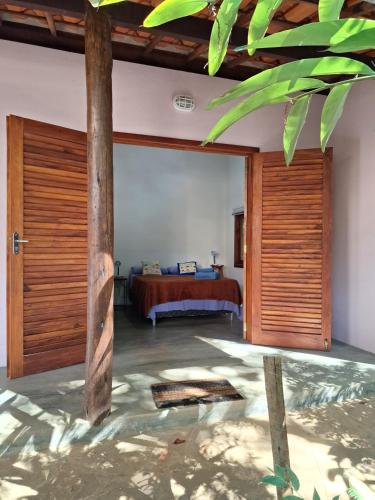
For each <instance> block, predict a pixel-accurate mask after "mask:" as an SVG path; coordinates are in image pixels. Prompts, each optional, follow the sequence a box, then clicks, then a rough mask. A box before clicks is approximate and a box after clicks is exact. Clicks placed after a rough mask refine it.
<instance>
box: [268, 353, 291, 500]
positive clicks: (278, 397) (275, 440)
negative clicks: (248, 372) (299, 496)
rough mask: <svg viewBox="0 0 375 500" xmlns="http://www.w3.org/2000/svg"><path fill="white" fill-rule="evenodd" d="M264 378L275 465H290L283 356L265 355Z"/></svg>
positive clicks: (279, 496) (279, 493) (280, 493)
mask: <svg viewBox="0 0 375 500" xmlns="http://www.w3.org/2000/svg"><path fill="white" fill-rule="evenodd" d="M263 366H264V379H265V383H266V394H267V404H268V415H269V422H270V433H271V443H272V455H273V465H274V467H275V466H276V465H280V466H281V467H285V466H287V465H288V466H289V467H290V460H289V447H288V433H287V428H286V415H285V404H284V391H283V375H282V366H281V358H277V357H275V356H263ZM283 493H284V492H283V491H282V490H281V489H279V488H278V490H277V498H278V499H281V498H282V495H283Z"/></svg>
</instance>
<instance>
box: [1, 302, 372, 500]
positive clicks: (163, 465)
mask: <svg viewBox="0 0 375 500" xmlns="http://www.w3.org/2000/svg"><path fill="white" fill-rule="evenodd" d="M270 353H272V354H273V353H277V354H279V355H281V356H282V357H283V367H284V368H283V370H284V391H285V399H286V404H287V407H288V409H289V415H288V431H289V443H290V449H291V454H292V462H293V466H294V467H295V468H296V469H297V472H298V474H299V475H300V477H301V479H302V480H303V484H304V488H306V490H305V491H306V495H307V497H306V498H310V496H309V492H310V491H311V490H312V488H313V486H318V487H319V489H320V491H321V494H322V499H325V498H326V499H330V498H332V497H333V495H334V494H338V493H342V492H344V491H345V483H344V481H343V475H344V474H345V473H346V472H350V473H351V474H352V473H353V471H354V472H355V473H359V474H360V477H361V479H365V480H366V481H368V482H369V483H370V484H375V456H374V449H375V436H374V433H373V432H372V427H373V425H372V422H373V421H374V417H375V398H374V397H371V394H373V393H375V382H374V381H375V378H374V374H375V356H374V355H372V354H369V353H366V352H363V351H360V350H358V349H353V348H351V347H349V346H346V345H344V344H339V343H334V345H333V349H332V351H331V353H311V352H306V353H305V352H301V351H298V352H297V351H293V350H279V349H268V348H263V347H257V346H251V345H249V344H248V343H246V342H244V341H243V340H242V325H241V323H240V322H238V321H237V320H234V321H233V323H231V322H230V320H229V318H228V317H222V316H212V317H201V318H193V319H191V318H179V319H168V320H162V321H160V322H159V323H158V325H157V328H156V329H155V330H153V329H152V328H151V325H150V322H149V321H145V320H140V319H139V318H138V317H137V316H136V315H135V314H133V313H132V312H131V311H128V312H127V313H126V314H125V313H124V312H123V311H119V312H118V313H117V314H116V336H115V356H114V379H113V412H112V415H111V416H110V417H109V418H108V419H107V420H106V421H105V424H104V425H103V426H101V427H99V428H95V429H90V428H89V426H88V425H87V423H86V422H85V421H84V420H83V419H82V418H81V417H82V414H81V413H82V412H81V403H82V393H83V373H84V371H83V368H84V367H83V365H78V366H74V367H69V368H65V369H61V370H55V371H52V372H48V373H43V374H38V375H33V376H29V377H25V378H22V379H17V380H13V381H9V380H7V379H6V377H5V370H3V371H2V372H1V376H0V389H1V391H0V409H1V412H0V498H6V499H7V500H13V499H21V498H33V497H37V498H38V499H39V498H41V499H44V498H45V499H48V500H49V499H52V498H56V499H58V500H59V499H64V500H65V499H66V498H69V499H71V500H74V499H77V500H82V499H93V500H94V499H95V500H96V499H101V498H106V500H112V499H116V500H119V499H120V500H133V499H134V500H138V499H145V498H155V499H157V500H169V499H171V500H172V499H178V498H181V499H185V498H186V499H193V500H198V499H202V500H203V499H204V500H211V499H212V500H216V499H218V500H219V499H220V500H221V499H228V500H240V499H249V500H256V499H259V500H260V499H262V500H265V499H272V498H274V491H273V490H272V488H271V489H266V488H264V487H260V486H259V485H258V484H257V480H258V479H259V477H261V476H262V474H263V473H265V472H266V471H267V467H269V466H272V455H271V449H270V441H269V434H268V422H267V416H266V403H265V395H264V380H263V371H262V355H263V354H270ZM218 375H219V376H224V377H226V378H227V379H229V380H230V381H231V382H232V384H233V385H234V386H235V387H236V388H237V389H238V390H239V391H240V392H241V393H242V394H243V395H244V396H245V398H246V399H245V400H244V401H238V402H232V403H217V404H213V405H200V406H194V407H184V408H178V409H169V410H163V411H161V410H157V409H156V408H155V406H154V404H153V401H152V397H151V393H150V390H149V386H150V384H151V383H153V382H158V381H164V380H184V379H194V378H202V377H205V378H207V377H215V376H218ZM365 395H367V396H369V397H368V398H364V396H365ZM358 396H361V399H360V400H358V399H355V398H358ZM338 400H345V402H343V403H340V404H339V403H333V402H334V401H338ZM327 403H329V404H327ZM176 438H179V440H180V441H181V444H178V445H177V444H175V440H176ZM307 449H308V450H309V453H306V450H307ZM68 478H69V479H68ZM340 498H345V497H344V496H342V497H340ZM368 498H370V497H368Z"/></svg>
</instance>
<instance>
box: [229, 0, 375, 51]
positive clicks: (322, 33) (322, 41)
mask: <svg viewBox="0 0 375 500" xmlns="http://www.w3.org/2000/svg"><path fill="white" fill-rule="evenodd" d="M331 1H334V0H331ZM373 28H375V21H373V20H369V19H350V18H349V19H339V20H338V21H327V22H321V23H318V22H316V23H309V24H304V25H302V26H298V28H293V29H290V30H286V31H280V32H279V33H274V34H273V35H269V36H267V37H265V38H262V40H258V41H257V42H254V43H252V44H251V47H250V48H253V49H265V48H267V49H268V48H279V47H298V46H310V45H314V46H319V45H320V46H327V47H328V46H330V45H335V44H338V43H341V42H343V41H344V40H346V38H348V37H350V36H353V35H356V34H357V33H360V32H361V31H365V30H368V29H373ZM246 49H249V46H248V45H244V46H242V47H238V48H237V49H236V51H240V50H246Z"/></svg>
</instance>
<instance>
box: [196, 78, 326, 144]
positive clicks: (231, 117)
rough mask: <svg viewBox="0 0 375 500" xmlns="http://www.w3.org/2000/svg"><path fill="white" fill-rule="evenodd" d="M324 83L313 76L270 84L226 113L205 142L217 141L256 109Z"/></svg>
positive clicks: (283, 100)
mask: <svg viewBox="0 0 375 500" xmlns="http://www.w3.org/2000/svg"><path fill="white" fill-rule="evenodd" d="M324 85H325V83H324V82H322V81H321V80H316V79H313V78H299V79H298V80H295V81H293V82H291V81H284V82H280V83H275V84H273V85H269V86H268V87H266V88H265V89H262V90H259V91H258V92H255V93H254V94H252V95H251V96H250V97H248V98H247V99H245V100H244V101H242V102H241V103H240V104H238V105H237V106H234V107H233V108H232V109H230V110H229V111H228V112H227V113H225V114H224V115H223V116H222V117H221V118H220V120H219V121H218V122H217V123H216V125H215V126H214V127H213V129H212V130H211V131H210V133H209V134H208V136H207V139H206V140H205V142H204V144H207V143H208V142H213V141H215V140H216V139H217V138H218V137H219V136H220V135H221V134H222V133H223V132H224V131H225V130H227V129H228V128H229V127H230V126H232V125H233V124H234V123H236V122H237V121H238V120H240V119H241V118H243V117H244V116H246V115H248V114H249V113H251V112H252V111H255V110H256V109H259V108H262V107H264V106H267V105H268V104H277V103H281V102H287V101H288V100H289V99H290V97H289V94H292V93H294V92H298V91H301V90H306V89H316V88H320V87H324Z"/></svg>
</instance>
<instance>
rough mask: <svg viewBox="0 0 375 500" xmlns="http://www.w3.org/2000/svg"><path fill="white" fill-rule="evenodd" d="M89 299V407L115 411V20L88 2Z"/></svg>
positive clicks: (95, 413)
mask: <svg viewBox="0 0 375 500" xmlns="http://www.w3.org/2000/svg"><path fill="white" fill-rule="evenodd" d="M86 4H87V7H86V18H85V29H86V36H85V44H86V88H87V163H88V186H89V189H88V192H89V200H88V231H89V232H88V241H89V245H88V298H87V352H86V389H85V412H86V416H87V418H88V419H89V421H90V422H91V423H92V424H94V425H97V424H99V423H100V422H101V421H102V420H103V419H104V418H105V417H106V415H108V414H109V413H110V410H111V393H112V356H113V284H114V283H113V282H114V280H113V157H112V156H113V154H112V150H113V144H112V135H113V132H112V42H111V20H110V17H109V16H108V15H107V14H106V12H105V11H104V10H103V9H99V10H98V9H94V8H93V7H91V5H90V4H89V2H86Z"/></svg>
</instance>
